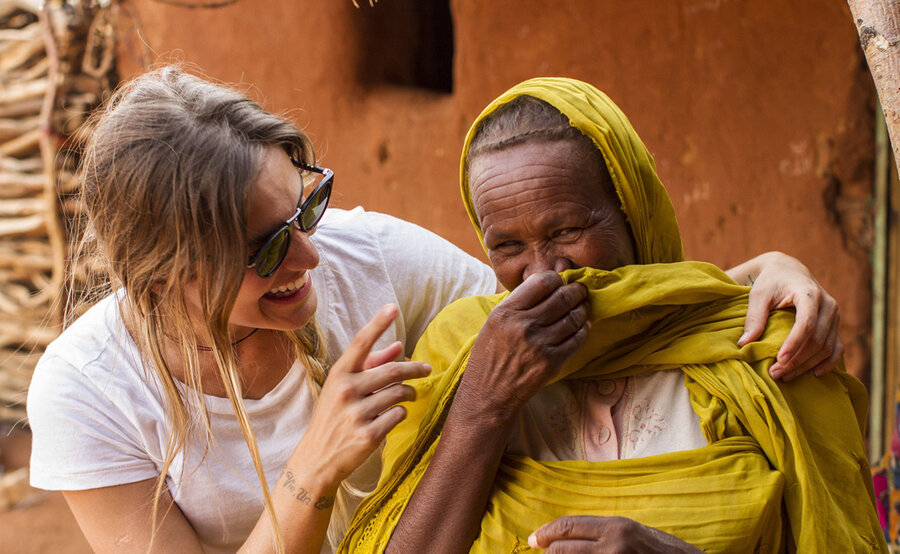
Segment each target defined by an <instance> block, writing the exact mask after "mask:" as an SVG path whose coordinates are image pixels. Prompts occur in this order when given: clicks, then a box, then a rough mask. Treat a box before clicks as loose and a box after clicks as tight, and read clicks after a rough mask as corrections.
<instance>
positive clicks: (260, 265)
mask: <svg viewBox="0 0 900 554" xmlns="http://www.w3.org/2000/svg"><path fill="white" fill-rule="evenodd" d="M290 236H291V231H290V229H282V230H281V231H279V232H278V234H276V235H275V236H274V237H272V239H271V240H269V242H267V243H266V245H265V246H263V249H262V250H260V252H259V258H257V260H256V273H257V274H259V275H260V276H262V277H268V276H269V275H271V274H272V273H274V272H275V270H276V269H278V265H279V264H280V263H281V260H283V259H284V255H285V254H286V253H287V248H288V239H289V238H290Z"/></svg>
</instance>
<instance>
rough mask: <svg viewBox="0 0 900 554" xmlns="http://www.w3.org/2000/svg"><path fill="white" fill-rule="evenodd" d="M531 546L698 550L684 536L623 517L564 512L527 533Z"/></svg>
mask: <svg viewBox="0 0 900 554" xmlns="http://www.w3.org/2000/svg"><path fill="white" fill-rule="evenodd" d="M528 545H529V546H531V548H544V549H546V551H547V552H548V553H553V554H562V553H564V552H571V553H581V552H591V553H594V552H610V553H612V552H615V553H617V554H619V553H629V552H634V553H635V554H637V553H642V554H648V553H653V552H659V553H663V552H666V553H678V552H681V553H698V552H701V553H702V551H701V550H700V549H698V548H697V547H695V546H692V545H690V544H688V543H686V542H684V541H683V540H681V539H679V538H678V537H675V536H673V535H670V534H668V533H664V532H663V531H660V530H659V529H654V528H652V527H647V526H646V525H641V524H640V523H638V522H636V521H634V520H632V519H628V518H624V517H599V516H565V517H561V518H557V519H555V520H553V521H551V522H550V523H547V524H546V525H543V526H541V527H540V528H539V529H538V530H537V531H535V532H534V533H532V534H531V536H530V537H528Z"/></svg>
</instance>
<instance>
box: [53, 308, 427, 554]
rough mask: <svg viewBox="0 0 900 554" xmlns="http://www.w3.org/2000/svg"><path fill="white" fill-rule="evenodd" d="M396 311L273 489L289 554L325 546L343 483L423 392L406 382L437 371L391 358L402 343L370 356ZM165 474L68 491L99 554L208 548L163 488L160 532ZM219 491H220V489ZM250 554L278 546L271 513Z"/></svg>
mask: <svg viewBox="0 0 900 554" xmlns="http://www.w3.org/2000/svg"><path fill="white" fill-rule="evenodd" d="M396 316H397V307H396V306H390V307H386V308H385V309H382V311H381V312H380V313H379V314H378V315H376V316H375V317H374V318H373V319H372V320H371V321H370V322H369V323H368V324H367V325H366V326H365V327H364V328H363V329H362V330H361V331H360V332H359V333H358V334H357V335H356V337H355V338H354V339H353V342H352V343H351V345H350V347H349V348H348V349H347V351H346V352H345V353H344V355H343V356H341V358H340V359H339V360H338V361H337V362H335V364H334V366H332V368H331V371H330V372H329V375H328V379H327V380H326V381H325V385H324V386H323V387H322V392H321V394H320V396H319V401H318V403H317V405H316V409H315V411H314V412H313V416H312V419H311V421H310V423H309V426H308V428H307V431H306V433H305V434H304V435H303V437H302V439H300V441H299V444H298V445H297V447H296V448H295V449H294V452H293V453H292V454H291V456H290V458H289V459H288V462H287V463H286V465H285V467H284V470H283V471H282V474H281V476H280V477H279V478H278V481H277V482H276V484H275V486H274V487H273V489H272V491H271V493H272V504H273V507H274V512H275V517H276V518H277V520H278V524H279V527H280V529H281V532H282V536H283V538H284V544H285V546H286V550H287V551H288V552H299V553H318V552H319V551H320V550H321V547H322V544H323V542H324V539H325V535H326V532H327V529H328V523H329V520H330V518H331V511H332V506H333V505H334V498H335V495H336V493H337V489H338V486H339V485H340V483H341V481H342V480H343V479H345V478H346V477H347V476H348V475H349V474H350V473H351V472H352V471H353V470H354V469H356V467H357V466H358V465H359V464H360V463H362V462H363V461H364V460H365V459H366V457H368V455H369V454H371V453H372V452H373V451H374V450H375V448H377V446H378V445H379V444H380V443H381V441H382V440H383V439H384V436H385V435H386V434H387V432H388V431H390V430H391V429H392V428H393V427H394V426H396V425H397V423H399V422H400V421H402V420H403V418H404V417H405V416H406V410H405V409H404V408H403V407H401V406H396V404H397V403H400V402H406V401H410V400H412V399H413V398H414V397H415V392H414V391H413V389H412V387H410V386H408V385H403V384H400V381H403V380H406V379H414V378H418V377H423V376H425V375H427V374H428V372H429V371H430V370H429V368H428V367H427V366H425V365H424V364H422V363H419V362H391V361H390V360H393V359H394V358H395V357H396V356H398V355H399V354H400V353H401V352H402V350H403V347H402V345H401V344H400V343H394V344H393V345H391V346H389V347H388V348H386V349H384V350H380V351H376V352H372V353H371V354H370V351H371V348H372V346H373V344H374V343H375V341H376V340H377V338H378V337H379V336H381V334H382V333H383V332H384V331H385V330H386V329H387V328H388V326H390V324H391V322H392V321H393V320H394V318H395V317H396ZM155 486H156V479H149V480H146V481H140V482H136V483H131V484H127V485H119V486H114V487H102V488H96V489H90V490H84V491H66V492H65V493H64V495H65V498H66V501H67V502H68V503H69V507H70V508H71V509H72V512H73V513H74V514H75V518H76V520H77V521H78V524H79V526H80V527H81V530H82V532H83V533H84V535H85V537H86V538H87V540H88V542H89V543H90V544H91V547H92V548H93V549H94V550H95V551H96V552H101V553H104V552H121V551H123V550H126V551H133V552H139V551H148V550H149V549H150V547H151V544H152V551H154V552H187V553H190V552H198V553H199V552H203V549H202V547H201V543H200V540H199V538H198V536H197V534H196V533H195V531H194V529H193V528H192V527H191V525H190V522H188V521H187V519H186V518H185V517H184V515H183V513H182V512H181V510H180V509H179V508H178V506H177V505H176V504H174V503H173V502H172V497H171V495H170V494H169V493H168V492H167V491H164V493H163V495H162V497H161V498H160V501H159V508H158V522H159V523H158V528H157V532H156V534H155V536H154V533H153V532H152V530H151V521H152V508H153V502H152V499H153V494H154V490H155ZM213 494H215V492H213ZM240 551H241V552H263V553H267V552H274V551H275V541H274V540H273V526H272V522H271V519H270V516H269V514H268V512H264V513H263V514H262V515H261V517H260V519H259V521H258V522H257V524H256V526H255V527H254V528H253V531H252V532H251V534H250V536H249V537H248V539H247V540H246V542H245V543H244V545H243V546H242V547H241V549H240Z"/></svg>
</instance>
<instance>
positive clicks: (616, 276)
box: [341, 79, 886, 553]
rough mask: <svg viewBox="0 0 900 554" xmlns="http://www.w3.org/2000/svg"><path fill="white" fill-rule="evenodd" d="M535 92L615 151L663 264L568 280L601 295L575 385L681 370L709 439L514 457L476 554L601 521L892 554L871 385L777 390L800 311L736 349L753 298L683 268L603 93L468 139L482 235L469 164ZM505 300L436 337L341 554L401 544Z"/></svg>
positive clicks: (564, 95) (828, 382) (636, 149)
mask: <svg viewBox="0 0 900 554" xmlns="http://www.w3.org/2000/svg"><path fill="white" fill-rule="evenodd" d="M521 95H529V96H534V97H536V98H539V99H541V100H544V101H546V102H548V103H549V104H551V105H552V106H554V107H556V108H557V109H558V110H559V111H560V112H561V113H563V114H564V115H566V116H567V117H568V118H569V121H570V123H571V124H572V125H573V126H574V127H577V128H578V129H579V130H580V131H581V132H582V133H583V134H585V135H586V136H588V137H589V138H590V139H591V140H592V141H593V142H594V144H595V145H596V146H597V148H598V149H599V150H600V151H601V153H602V154H603V157H604V159H605V160H606V164H607V168H608V169H609V173H610V175H611V176H612V179H613V182H614V184H615V188H616V191H617V193H618V195H619V198H620V200H621V202H622V208H623V210H624V212H625V214H626V216H627V219H628V222H629V224H630V225H631V229H632V232H633V234H634V238H635V243H636V247H637V255H638V260H639V262H640V263H641V264H646V265H633V266H627V267H623V268H619V269H617V270H615V271H599V270H593V269H587V268H583V269H579V270H574V271H567V272H565V273H563V277H564V279H566V280H567V281H575V280H577V281H578V282H581V283H583V284H584V285H585V286H586V287H587V288H588V291H589V300H590V303H591V310H592V322H593V326H592V330H591V336H590V337H589V339H588V343H587V345H586V346H585V347H584V348H583V349H582V350H581V351H580V352H579V353H578V354H576V355H575V356H574V357H573V359H572V360H570V361H569V362H568V363H567V364H566V366H565V367H564V368H563V369H562V371H561V372H560V378H589V377H598V376H603V377H605V378H617V377H624V376H628V375H635V374H638V373H642V372H646V371H659V370H666V369H675V368H680V369H681V370H682V371H683V372H684V373H685V386H686V387H687V389H688V391H689V394H690V397H691V403H692V405H693V407H694V409H695V411H696V412H697V414H698V415H699V417H700V424H701V429H702V431H703V433H704V436H705V437H706V438H707V439H708V441H709V443H710V444H709V445H708V446H706V447H703V448H699V449H695V450H689V451H682V452H672V453H668V454H662V455H658V456H650V457H646V458H637V459H629V460H615V461H609V462H586V461H561V462H545V461H538V460H534V459H530V458H527V457H521V456H511V455H504V457H503V459H502V461H501V464H500V468H499V470H498V473H497V476H496V478H495V481H494V488H493V489H492V492H491V497H490V502H489V504H488V510H487V512H486V513H485V515H484V517H483V519H482V524H481V532H480V534H479V536H478V538H477V539H476V541H475V543H474V544H473V546H472V551H473V552H523V551H526V550H529V548H528V546H527V543H526V539H527V537H528V535H529V534H530V533H531V532H532V531H534V530H535V529H536V528H537V527H539V526H540V525H542V524H544V523H546V522H548V521H551V520H552V519H555V518H556V517H559V516H562V515H580V514H588V515H590V514H592V515H610V516H623V517H628V518H631V519H634V520H636V521H638V522H641V523H643V524H645V525H649V526H651V527H655V528H659V529H662V530H664V531H666V532H668V533H671V534H673V535H675V536H677V537H679V538H681V539H683V540H685V541H687V542H689V543H691V544H694V545H696V546H697V547H699V548H701V549H703V550H705V551H707V552H734V551H751V550H753V551H759V552H777V551H783V550H785V549H786V548H788V547H789V545H794V546H796V548H797V550H798V551H800V552H863V551H879V552H886V545H885V542H884V538H883V535H882V533H881V529H880V526H879V524H878V521H877V518H876V515H875V509H874V500H873V494H872V484H871V477H870V473H869V468H868V462H867V461H866V457H865V453H864V452H865V451H864V443H863V440H862V429H863V425H864V421H865V410H866V395H865V390H864V388H863V387H862V385H861V384H860V383H859V382H858V381H857V380H856V379H854V378H853V377H851V376H849V375H848V374H847V373H846V372H844V371H843V370H842V369H839V370H837V371H835V372H834V373H832V374H829V375H827V376H824V377H822V378H819V379H816V378H813V377H812V376H806V377H803V378H801V379H798V380H796V381H794V382H792V383H775V382H773V381H772V379H771V378H770V377H769V375H768V369H769V367H770V366H771V364H772V363H773V361H774V357H775V355H776V353H777V350H778V347H779V346H780V344H781V343H782V341H783V340H784V338H785V337H786V335H787V332H788V331H789V329H790V326H791V324H792V321H793V318H792V316H791V314H789V313H787V312H778V313H775V314H773V315H772V317H771V318H770V320H769V322H768V325H767V329H766V333H765V335H764V337H763V338H762V340H760V341H758V342H755V343H752V344H749V345H747V346H745V347H743V348H738V347H737V340H738V337H739V336H740V334H741V332H742V328H743V323H744V316H745V314H746V309H747V293H748V289H747V288H746V287H741V286H738V285H736V284H735V283H734V282H733V281H731V280H730V279H729V278H728V277H727V276H726V275H725V274H724V273H722V272H721V271H719V270H718V269H716V268H715V267H713V266H711V265H708V264H703V263H698V262H682V261H681V260H682V259H683V251H682V247H681V239H680V236H679V234H678V225H677V223H676V220H675V215H674V210H673V209H672V205H671V202H670V201H669V198H668V195H667V194H666V192H665V189H664V188H663V186H662V184H661V183H660V181H659V178H658V177H657V175H656V171H655V168H654V163H653V159H652V157H651V156H650V154H649V153H648V152H647V149H646V148H645V147H644V145H643V143H642V142H641V141H640V139H639V138H638V136H637V134H636V133H635V132H634V129H632V128H631V125H630V124H629V123H628V121H627V119H626V118H625V116H624V114H622V112H621V111H620V110H619V109H618V108H617V107H616V106H615V105H614V104H613V103H612V102H611V101H610V100H609V98H607V97H606V96H605V95H604V94H603V93H601V92H600V91H598V90H597V89H595V88H594V87H592V86H590V85H588V84H586V83H582V82H579V81H575V80H572V79H532V80H530V81H526V82H524V83H521V84H520V85H517V86H516V87H513V88H512V89H511V90H509V91H507V92H506V93H504V94H503V95H502V96H500V97H499V98H498V99H497V100H495V101H494V102H492V103H491V104H490V105H489V106H488V107H487V108H486V109H485V110H484V112H482V114H481V115H480V116H479V117H478V119H477V120H476V121H475V123H474V124H473V126H472V129H471V130H470V131H469V134H468V136H467V138H466V143H465V146H464V148H463V159H462V169H461V176H462V179H461V182H462V184H461V186H462V192H463V199H464V201H465V203H466V207H467V209H468V211H469V214H470V217H471V219H472V221H473V223H474V224H475V226H476V230H477V231H478V233H479V236H480V235H481V231H480V229H478V220H477V218H476V217H475V214H474V211H473V209H472V203H471V198H470V194H469V191H468V178H467V176H466V173H465V158H466V155H467V152H468V149H469V145H470V144H471V141H472V138H473V136H474V134H475V132H476V131H477V129H478V127H479V125H480V124H481V122H482V121H483V120H484V119H485V118H486V117H487V116H489V115H490V114H491V113H493V112H494V111H495V110H496V109H497V108H499V107H500V106H501V105H503V104H505V103H507V102H509V101H510V100H512V99H514V98H516V97H518V96H521ZM663 262H665V263H663ZM672 262H677V263H672ZM506 295H507V294H506V293H504V294H500V295H494V296H488V297H473V298H467V299H463V300H460V301H458V302H455V303H454V304H451V305H450V306H448V307H447V308H446V309H445V310H444V311H442V312H441V314H440V315H439V316H438V317H437V318H435V320H434V322H432V324H431V325H430V326H429V328H428V330H427V331H426V332H425V334H424V335H423V337H422V339H421V340H420V341H419V344H418V345H417V348H416V351H415V353H414V355H413V359H417V360H423V361H427V362H429V363H430V364H431V365H432V366H433V368H434V370H433V373H432V375H431V376H429V377H428V378H426V379H423V380H420V381H418V382H415V383H413V386H414V387H415V388H416V392H417V399H416V401H415V402H413V403H411V404H409V405H408V407H407V410H408V417H407V419H406V420H405V421H404V422H403V423H401V424H400V425H399V426H398V427H397V428H396V429H395V430H394V431H392V432H391V434H389V435H388V440H387V443H386V445H385V449H384V472H383V474H382V478H381V482H380V483H379V486H378V489H377V490H376V491H375V493H373V494H372V495H371V496H370V497H368V498H367V499H366V500H365V501H364V502H363V504H362V505H361V506H360V508H359V509H358V510H357V513H356V515H355V517H354V521H353V522H352V523H351V526H350V529H349V531H348V534H347V537H346V538H345V540H344V542H343V543H342V545H341V551H342V552H354V553H355V552H381V551H382V550H383V549H384V547H385V546H386V545H387V542H388V540H389V539H390V536H391V532H392V531H393V528H394V526H395V525H396V522H397V521H398V520H399V518H400V516H401V515H402V513H403V510H404V508H405V506H406V504H407V502H408V501H409V499H410V497H411V496H412V494H413V492H414V490H415V487H416V485H417V483H418V482H419V480H420V479H421V477H422V475H423V474H424V472H425V470H426V469H427V467H428V463H429V461H430V459H431V457H432V455H433V453H434V449H435V447H436V445H437V443H438V441H439V440H440V431H441V422H442V421H443V417H444V416H445V415H446V411H447V410H448V409H449V406H450V403H451V402H452V399H453V394H454V392H455V390H456V385H457V384H458V383H459V380H460V379H461V377H462V374H463V371H464V369H465V365H466V361H467V360H468V354H469V352H470V350H471V347H472V344H473V343H474V341H475V338H476V337H477V334H478V332H479V330H480V329H481V327H482V325H483V324H484V321H485V320H486V319H487V317H488V315H489V314H490V312H491V310H492V309H493V308H494V307H495V306H496V305H497V304H498V303H500V302H501V301H502V300H503V299H504V298H505V297H506ZM783 522H786V523H787V525H786V526H784V525H783ZM435 525H440V522H439V521H437V522H435ZM788 531H789V533H788Z"/></svg>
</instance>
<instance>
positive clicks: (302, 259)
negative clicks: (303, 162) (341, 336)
mask: <svg viewBox="0 0 900 554" xmlns="http://www.w3.org/2000/svg"><path fill="white" fill-rule="evenodd" d="M302 192H303V189H302V181H301V177H300V174H299V173H298V172H297V169H296V168H295V167H294V165H293V164H292V163H291V160H290V158H289V157H288V155H287V154H286V153H285V152H284V150H282V149H281V148H278V147H274V146H273V147H268V148H267V149H266V151H265V155H264V159H263V163H262V166H261V168H260V171H259V174H258V175H257V178H256V181H255V182H254V183H253V185H252V186H251V189H250V193H249V196H248V199H247V205H246V214H247V216H246V217H247V240H248V250H249V252H250V254H251V255H252V254H253V253H254V252H255V251H256V250H257V249H258V248H259V247H260V246H262V244H263V243H264V242H265V240H266V238H267V237H268V236H271V234H272V233H273V232H275V231H277V230H278V228H279V227H281V226H282V225H284V222H285V221H286V220H287V219H288V218H290V217H291V216H292V215H293V214H294V211H295V210H296V208H297V201H298V200H299V199H300V197H301V194H302ZM291 233H292V234H291V240H290V246H289V248H288V251H287V254H286V255H285V257H284V261H283V262H282V263H281V266H279V267H278V269H277V270H276V271H275V273H274V274H273V275H272V276H270V277H268V278H263V277H260V276H259V275H257V274H256V271H254V270H253V269H247V270H246V271H245V272H244V278H243V280H242V281H241V286H240V289H239V290H238V294H237V298H236V300H235V304H234V308H233V309H232V311H231V317H230V318H229V324H230V325H231V332H232V335H233V336H234V337H241V336H244V335H246V334H247V333H248V332H250V331H252V330H253V329H277V330H291V329H299V328H300V327H303V326H304V325H306V324H307V323H308V322H309V321H310V320H311V319H312V317H313V315H314V314H315V311H316V291H315V289H314V288H313V282H312V279H311V278H310V274H309V270H311V269H312V268H314V267H316V266H317V265H318V263H319V253H318V252H317V251H316V248H315V246H314V245H313V243H312V241H311V240H310V235H311V234H312V233H304V232H303V231H301V230H299V229H298V228H297V227H296V226H292V227H291ZM185 288H186V291H185V292H186V298H187V300H188V302H189V303H190V304H195V305H196V307H197V309H198V310H199V301H200V300H199V298H200V297H199V291H197V290H196V285H195V284H193V283H191V284H189V285H187V286H186V287H185ZM196 313H199V311H197V312H196Z"/></svg>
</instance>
